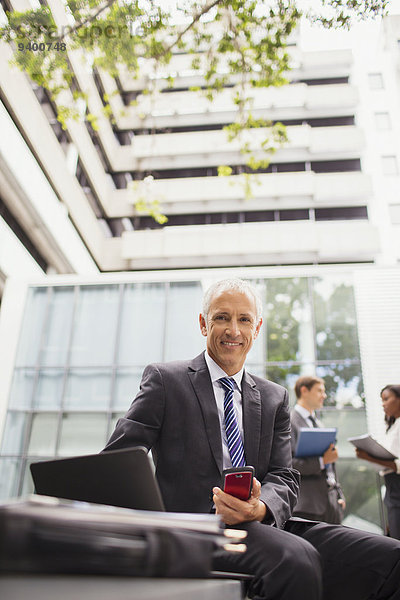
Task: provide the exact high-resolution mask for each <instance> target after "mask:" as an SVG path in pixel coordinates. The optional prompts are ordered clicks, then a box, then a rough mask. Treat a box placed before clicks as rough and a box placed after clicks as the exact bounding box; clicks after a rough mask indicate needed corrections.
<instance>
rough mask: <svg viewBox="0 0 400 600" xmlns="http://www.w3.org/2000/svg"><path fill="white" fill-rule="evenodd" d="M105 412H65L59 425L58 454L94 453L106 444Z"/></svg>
mask: <svg viewBox="0 0 400 600" xmlns="http://www.w3.org/2000/svg"><path fill="white" fill-rule="evenodd" d="M106 435H107V417H106V415H105V414H93V413H87V414H85V413H66V414H64V415H63V419H62V425H61V437H60V445H59V448H58V454H59V455H60V456H74V455H80V454H95V453H97V452H100V450H102V449H103V448H104V446H105V444H106V441H107V440H106Z"/></svg>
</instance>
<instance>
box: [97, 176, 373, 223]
mask: <svg viewBox="0 0 400 600" xmlns="http://www.w3.org/2000/svg"><path fill="white" fill-rule="evenodd" d="M252 193H253V197H252V198H251V199H249V200H246V199H245V192H244V181H243V179H242V178H241V176H240V175H233V176H231V177H193V178H182V179H156V180H154V181H153V182H152V184H151V195H152V197H153V198H154V199H158V200H159V202H160V203H161V205H162V210H164V211H165V212H167V213H168V214H174V213H175V214H176V213H181V214H182V213H195V212H219V211H240V210H268V209H278V208H279V209H282V208H304V207H307V208H310V207H324V206H355V205H358V204H366V203H367V201H368V199H369V198H370V196H371V194H372V187H371V181H370V178H369V177H368V176H367V175H364V174H363V173H360V172H349V173H318V174H317V173H313V172H311V171H308V172H299V173H267V174H260V175H255V176H254V179H253V183H252ZM137 195H138V192H134V191H132V190H114V191H112V192H111V193H110V196H109V199H108V202H107V206H108V216H109V217H124V216H133V215H135V214H137V213H136V211H135V208H134V202H135V198H136V197H137Z"/></svg>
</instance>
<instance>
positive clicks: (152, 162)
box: [115, 125, 364, 171]
mask: <svg viewBox="0 0 400 600" xmlns="http://www.w3.org/2000/svg"><path fill="white" fill-rule="evenodd" d="M287 135H288V140H289V141H288V143H287V144H285V145H284V146H283V147H281V148H279V149H278V150H277V151H276V153H275V154H274V155H273V162H275V163H280V162H297V161H307V160H315V159H317V158H318V159H319V160H326V159H330V158H333V159H335V158H337V159H339V158H340V159H343V158H347V157H349V158H355V157H357V156H359V155H360V153H361V151H362V149H363V145H364V137H363V135H362V133H361V131H360V130H359V129H358V128H357V127H353V126H347V127H318V128H311V127H310V126H308V125H299V126H294V127H288V128H287ZM269 136H270V130H269V129H268V128H258V129H253V130H251V131H247V132H244V134H243V137H242V140H241V141H240V142H239V141H238V140H233V141H232V142H229V141H228V136H227V134H226V132H225V131H221V130H220V131H197V132H187V133H165V134H160V135H142V136H137V137H135V138H133V141H132V145H131V146H122V147H121V148H120V149H119V152H118V155H117V157H116V159H115V164H116V166H117V170H119V171H134V170H139V171H145V170H150V171H151V170H157V169H180V168H193V167H198V166H199V165H201V166H202V167H207V166H216V165H220V164H231V165H232V164H243V162H244V161H245V157H244V156H243V154H242V153H241V152H240V149H241V147H242V146H243V145H244V144H248V147H249V148H250V149H251V151H252V152H254V155H255V156H257V157H259V158H265V153H264V152H262V151H261V148H262V146H261V144H262V142H263V141H264V140H265V139H268V137H269ZM271 158H272V157H271Z"/></svg>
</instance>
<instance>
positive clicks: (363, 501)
mask: <svg viewBox="0 0 400 600" xmlns="http://www.w3.org/2000/svg"><path fill="white" fill-rule="evenodd" d="M364 463H366V461H361V460H357V459H356V460H350V459H339V460H338V461H337V464H336V469H337V474H338V479H339V481H340V483H341V485H342V488H343V492H344V495H345V497H346V511H345V516H344V520H343V525H347V526H348V527H355V528H356V529H363V530H365V531H371V532H373V533H382V532H383V528H382V525H383V523H382V522H381V510H380V506H381V505H382V503H381V499H380V496H379V492H380V489H379V476H378V474H377V473H376V471H375V470H374V468H373V467H372V466H369V465H368V463H366V464H364Z"/></svg>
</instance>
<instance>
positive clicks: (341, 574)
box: [213, 520, 400, 600]
mask: <svg viewBox="0 0 400 600" xmlns="http://www.w3.org/2000/svg"><path fill="white" fill-rule="evenodd" d="M235 527H237V526H235ZM240 529H245V530H246V531H247V552H245V553H244V554H236V555H235V554H230V555H228V554H227V553H222V552H218V553H217V554H216V556H215V558H214V562H213V569H216V570H221V571H236V572H241V573H248V574H252V575H253V576H254V577H253V579H252V580H251V582H250V584H249V588H248V592H247V593H248V595H249V596H250V597H252V598H254V599H255V600H321V599H323V600H367V599H371V600H372V599H373V600H400V542H399V541H397V540H393V539H391V538H387V537H385V536H382V535H376V534H371V533H367V532H364V531H360V530H357V529H352V528H349V527H344V526H342V525H328V524H326V523H316V522H312V521H310V522H304V521H295V520H289V521H288V522H287V524H286V526H285V530H279V529H276V528H275V527H270V526H268V525H263V524H262V523H258V522H252V523H243V524H242V525H240Z"/></svg>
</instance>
